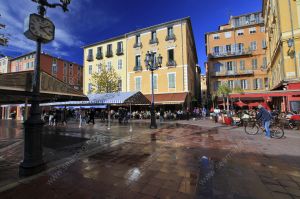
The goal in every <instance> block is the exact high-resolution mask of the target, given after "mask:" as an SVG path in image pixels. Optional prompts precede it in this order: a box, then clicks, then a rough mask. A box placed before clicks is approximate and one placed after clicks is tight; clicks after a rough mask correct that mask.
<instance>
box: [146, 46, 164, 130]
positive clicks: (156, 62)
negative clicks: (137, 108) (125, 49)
mask: <svg viewBox="0 0 300 199" xmlns="http://www.w3.org/2000/svg"><path fill="white" fill-rule="evenodd" d="M161 64H162V56H161V55H160V54H159V56H158V57H156V53H155V52H149V51H148V52H147V54H146V58H145V65H146V68H147V70H150V71H151V87H152V101H151V124H150V128H151V129H156V128H157V125H156V117H155V111H154V80H153V71H155V70H158V69H159V68H160V67H161Z"/></svg>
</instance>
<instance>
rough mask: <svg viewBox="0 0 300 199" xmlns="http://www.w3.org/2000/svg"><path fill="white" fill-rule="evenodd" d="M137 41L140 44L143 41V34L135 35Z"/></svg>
mask: <svg viewBox="0 0 300 199" xmlns="http://www.w3.org/2000/svg"><path fill="white" fill-rule="evenodd" d="M135 43H137V44H140V43H141V35H137V36H136V37H135Z"/></svg>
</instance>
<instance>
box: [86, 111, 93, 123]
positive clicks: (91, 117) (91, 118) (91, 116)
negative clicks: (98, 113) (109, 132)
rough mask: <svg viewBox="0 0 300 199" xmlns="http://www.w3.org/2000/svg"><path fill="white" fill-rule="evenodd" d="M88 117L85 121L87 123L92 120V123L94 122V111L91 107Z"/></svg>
mask: <svg viewBox="0 0 300 199" xmlns="http://www.w3.org/2000/svg"><path fill="white" fill-rule="evenodd" d="M89 116H90V118H89V121H88V122H87V123H88V124H89V123H90V122H93V124H95V111H94V110H93V109H92V110H91V112H90V115H89Z"/></svg>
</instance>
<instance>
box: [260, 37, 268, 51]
mask: <svg viewBox="0 0 300 199" xmlns="http://www.w3.org/2000/svg"><path fill="white" fill-rule="evenodd" d="M261 45H262V48H263V49H265V48H267V42H266V40H265V39H263V40H262V42H261Z"/></svg>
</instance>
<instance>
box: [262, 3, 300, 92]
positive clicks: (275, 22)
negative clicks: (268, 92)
mask: <svg viewBox="0 0 300 199" xmlns="http://www.w3.org/2000/svg"><path fill="white" fill-rule="evenodd" d="M289 2H290V5H291V7H289ZM290 9H291V12H290ZM299 10H300V1H299V0H280V1H278V0H264V2H263V14H264V19H265V26H266V30H267V32H266V37H267V41H268V42H267V44H268V49H267V50H268V52H267V54H268V66H269V73H268V76H269V78H270V80H271V81H270V83H271V85H270V87H271V89H276V88H278V87H280V86H282V83H283V82H284V81H290V80H294V79H299V77H300V59H299V57H300V39H299V38H300V20H299V19H300V13H299ZM291 20H292V21H293V25H292V22H291ZM292 31H293V32H294V35H293V34H292ZM289 39H293V40H294V43H295V49H294V47H289V46H288V40H289ZM293 51H295V56H292V54H291V52H293Z"/></svg>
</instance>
